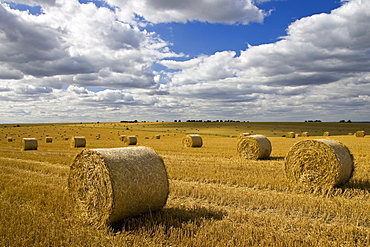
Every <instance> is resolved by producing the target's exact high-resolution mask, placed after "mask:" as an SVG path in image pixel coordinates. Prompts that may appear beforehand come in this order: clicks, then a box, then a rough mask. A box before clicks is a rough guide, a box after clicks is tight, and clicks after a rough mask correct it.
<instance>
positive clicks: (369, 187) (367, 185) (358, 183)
mask: <svg viewBox="0 0 370 247" xmlns="http://www.w3.org/2000/svg"><path fill="white" fill-rule="evenodd" d="M344 187H345V188H349V189H359V190H366V191H368V192H370V180H367V179H353V178H352V179H351V180H350V181H349V182H348V183H347V184H346V185H345V186H344Z"/></svg>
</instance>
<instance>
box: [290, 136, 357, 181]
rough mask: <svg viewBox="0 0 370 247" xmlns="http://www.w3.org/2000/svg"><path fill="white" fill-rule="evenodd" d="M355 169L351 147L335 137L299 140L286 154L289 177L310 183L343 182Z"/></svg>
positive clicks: (292, 179) (291, 179)
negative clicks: (337, 140) (334, 139)
mask: <svg viewBox="0 0 370 247" xmlns="http://www.w3.org/2000/svg"><path fill="white" fill-rule="evenodd" d="M353 169H354V166H353V157H352V154H351V153H350V151H349V149H348V148H347V147H346V146H344V145H343V144H341V143H339V142H336V141H333V140H326V139H317V140H303V141H300V142H298V143H296V144H294V146H293V147H292V148H291V149H290V150H289V152H288V154H287V155H286V157H285V173H286V176H287V178H288V179H289V180H290V181H292V182H295V183H301V184H303V185H307V186H310V187H326V186H329V187H332V186H340V185H343V184H345V183H346V182H347V181H348V180H349V179H350V178H351V176H352V173H353Z"/></svg>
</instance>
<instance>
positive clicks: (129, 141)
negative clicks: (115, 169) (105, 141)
mask: <svg viewBox="0 0 370 247" xmlns="http://www.w3.org/2000/svg"><path fill="white" fill-rule="evenodd" d="M123 143H124V144H126V145H136V144H137V137H136V136H125V137H124V138H123Z"/></svg>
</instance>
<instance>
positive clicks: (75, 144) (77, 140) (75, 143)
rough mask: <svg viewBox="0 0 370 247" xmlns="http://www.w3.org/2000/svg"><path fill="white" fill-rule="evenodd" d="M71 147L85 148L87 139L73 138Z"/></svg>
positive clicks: (81, 137)
mask: <svg viewBox="0 0 370 247" xmlns="http://www.w3.org/2000/svg"><path fill="white" fill-rule="evenodd" d="M71 147H74V148H84V147H86V139H85V137H83V136H74V137H72V141H71Z"/></svg>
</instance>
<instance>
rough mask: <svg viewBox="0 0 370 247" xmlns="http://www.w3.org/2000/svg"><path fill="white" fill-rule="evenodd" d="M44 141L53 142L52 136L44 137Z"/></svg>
mask: <svg viewBox="0 0 370 247" xmlns="http://www.w3.org/2000/svg"><path fill="white" fill-rule="evenodd" d="M45 142H46V143H50V142H53V138H52V137H45Z"/></svg>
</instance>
